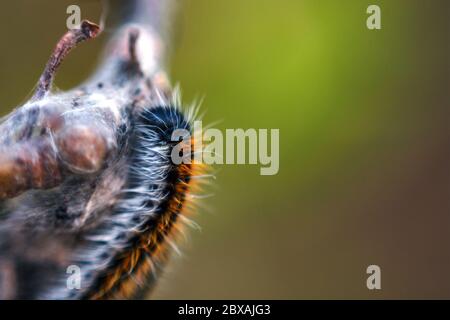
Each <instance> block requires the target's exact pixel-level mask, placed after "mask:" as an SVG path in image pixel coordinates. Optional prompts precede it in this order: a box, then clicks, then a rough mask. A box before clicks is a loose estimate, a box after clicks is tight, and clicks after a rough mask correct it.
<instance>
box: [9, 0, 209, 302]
mask: <svg viewBox="0 0 450 320" xmlns="http://www.w3.org/2000/svg"><path fill="white" fill-rule="evenodd" d="M165 5H167V3H166V4H165ZM135 8H136V10H135V11H136V12H139V14H137V15H133V17H135V18H134V19H131V20H130V19H128V20H127V22H126V23H125V24H124V25H123V26H122V27H121V28H120V29H119V31H118V32H117V33H116V36H115V37H114V38H113V40H111V44H110V46H109V49H107V50H106V57H105V62H104V63H103V65H101V66H100V67H99V69H98V70H97V71H96V72H95V73H94V76H93V77H91V79H89V80H88V81H86V82H85V83H84V84H83V85H81V86H80V87H78V88H75V89H73V90H70V91H68V92H63V93H53V92H51V85H52V82H53V78H54V75H55V73H56V70H57V68H58V66H59V65H60V64H61V62H62V59H63V58H64V57H65V55H67V54H68V52H69V51H70V50H71V49H73V47H75V46H76V45H77V44H79V43H80V42H82V41H85V40H89V39H92V38H94V37H96V36H97V35H98V34H99V33H100V31H101V28H100V27H99V26H97V25H95V24H93V23H91V22H88V21H84V22H83V23H82V24H81V26H80V28H78V29H76V30H70V31H68V32H67V33H66V34H65V35H64V36H63V37H62V38H61V40H60V41H59V42H58V44H57V46H56V48H55V52H54V53H53V54H52V56H51V58H50V60H49V62H48V63H47V66H46V68H45V70H44V73H43V75H42V76H41V78H40V80H39V83H38V86H37V88H36V92H35V94H34V96H33V97H32V98H31V99H30V101H28V102H27V103H25V104H24V105H23V106H22V107H20V108H18V109H16V110H15V111H13V112H12V114H10V115H9V116H7V117H6V118H5V119H3V120H2V121H1V122H0V133H1V134H0V151H1V152H0V298H3V299H128V298H145V297H146V296H147V295H148V293H149V292H150V290H151V289H152V288H153V287H154V284H155V283H156V279H157V277H158V276H159V274H160V273H161V272H162V271H163V269H164V266H165V264H166V262H167V260H168V258H169V256H170V254H171V252H172V251H174V250H175V251H176V250H178V249H177V245H176V243H177V241H178V237H179V234H180V233H181V232H182V230H183V228H184V226H185V225H187V224H190V223H191V222H190V219H189V218H188V216H189V214H190V213H191V212H193V209H194V203H193V200H192V199H193V196H192V195H193V194H195V193H196V192H198V191H199V190H201V184H202V179H201V178H202V177H205V176H206V174H205V173H206V171H207V170H208V168H207V167H205V166H204V165H203V164H201V163H197V162H196V161H195V157H194V150H195V148H194V145H195V144H196V141H194V137H196V135H195V133H194V132H193V126H192V123H193V121H194V120H195V119H196V118H197V111H196V110H197V109H196V108H190V109H189V110H187V111H186V110H184V109H183V107H182V105H181V98H180V94H179V90H178V89H177V88H175V89H172V87H171V86H170V84H169V81H168V79H167V75H166V73H165V72H164V70H163V68H162V67H161V66H162V63H161V59H162V55H163V54H162V52H163V50H162V40H161V37H160V33H158V31H157V29H155V23H154V21H153V20H151V23H149V24H145V23H142V21H145V20H143V16H142V13H143V12H144V13H148V12H149V10H150V11H151V13H152V14H151V15H148V16H144V17H147V18H151V17H155V16H160V15H161V14H158V13H160V12H161V10H163V9H164V10H165V6H164V5H162V4H161V2H158V1H154V0H150V1H149V0H147V1H137V2H136V3H135ZM142 8H146V10H140V9H142ZM177 130H184V132H186V133H187V136H186V137H184V138H186V139H181V140H175V141H174V140H173V133H174V132H175V131H177ZM186 141H187V145H186V148H182V149H181V153H185V154H183V158H186V159H189V160H190V161H186V162H181V163H175V162H174V161H173V159H172V154H173V152H174V150H176V151H177V152H178V149H176V148H177V147H178V146H179V145H180V144H181V143H184V144H186ZM69 266H77V267H78V268H79V270H80V279H79V280H80V281H79V282H80V286H79V287H78V288H71V287H69V286H68V285H67V279H68V274H67V268H68V267H69Z"/></svg>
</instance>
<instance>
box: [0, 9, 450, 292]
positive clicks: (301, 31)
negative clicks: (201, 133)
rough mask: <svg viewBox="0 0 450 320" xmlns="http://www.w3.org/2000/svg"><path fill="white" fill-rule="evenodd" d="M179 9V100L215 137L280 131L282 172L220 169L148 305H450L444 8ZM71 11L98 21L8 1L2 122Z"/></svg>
mask: <svg viewBox="0 0 450 320" xmlns="http://www.w3.org/2000/svg"><path fill="white" fill-rule="evenodd" d="M180 3H181V5H182V7H181V10H180V13H179V15H178V17H177V18H176V19H175V20H174V21H173V25H174V27H175V33H174V37H173V38H174V41H173V44H172V51H173V55H172V57H171V58H170V59H169V61H170V67H171V68H170V74H171V78H172V80H173V82H179V83H180V85H181V87H182V90H183V94H184V95H183V96H184V101H185V102H191V101H192V100H194V99H195V98H196V97H203V96H204V102H203V106H202V110H203V111H206V115H205V121H206V122H214V121H217V120H220V121H221V122H220V123H219V124H218V125H216V127H218V128H220V129H225V128H279V129H280V153H281V154H280V171H279V174H278V175H275V176H260V175H259V167H258V166H251V165H247V166H244V165H223V166H216V167H215V169H216V177H217V178H216V180H215V182H214V185H213V186H211V187H210V190H208V193H209V192H211V193H213V194H214V196H213V197H211V198H209V199H207V200H206V201H205V202H204V203H205V205H206V206H207V207H208V208H209V209H208V208H207V209H200V212H199V214H198V215H197V216H196V217H195V220H196V221H197V222H198V223H199V224H200V225H201V227H202V231H201V232H198V231H192V232H190V233H191V235H190V240H189V241H188V242H187V243H186V244H185V245H183V247H184V250H183V252H184V254H183V256H182V257H176V258H175V259H174V261H173V263H172V264H171V266H170V268H169V270H168V272H167V273H166V274H165V276H164V279H163V281H162V282H161V283H160V284H159V286H158V288H157V290H156V292H155V296H154V297H156V298H169V299H173V298H179V299H184V298H194V299H195V298H206V299H214V298H248V299H250V298H254V299H266V298H273V299H300V298H311V299H314V298H362V299H366V298H450V273H449V270H450V128H449V127H450V122H449V119H450V118H449V115H450V114H449V102H450V94H449V85H450V60H449V59H450V55H449V54H450V52H449V43H450V22H449V21H450V2H448V1H436V0H434V1H418V0H408V1H407V0H396V1H375V0H373V1H363V0H354V1H350V0H344V1H335V0H320V1H317V0H291V1H289V0H282V1H274V0H272V1H268V0H246V1H241V0H227V1H210V0H186V1H180ZM69 4H78V5H80V7H81V10H82V18H88V19H90V20H93V21H98V19H99V17H100V14H101V10H102V8H101V4H100V3H99V2H98V1H74V0H70V1H49V0H38V1H31V0H15V1H12V0H8V1H2V3H1V4H0V46H1V50H0V114H1V115H4V114H6V113H8V112H9V111H10V110H12V109H13V108H14V107H15V106H17V105H20V103H22V102H23V101H25V99H26V97H27V95H28V94H29V93H30V91H31V90H32V88H33V86H34V85H35V83H36V81H37V79H38V77H39V75H40V72H41V71H42V69H43V66H44V65H45V63H46V61H47V59H48V57H49V54H50V52H51V50H52V48H53V46H54V44H55V42H56V41H57V39H58V38H59V37H60V35H61V34H62V33H63V32H64V31H65V21H66V18H67V15H66V8H67V6H68V5H69ZM370 4H378V5H379V6H380V7H381V12H382V29H381V30H377V31H371V30H368V29H367V28H366V18H367V16H368V15H367V14H366V8H367V7H368V5H370ZM111 30H112V28H111V29H109V30H107V32H105V34H104V35H103V36H102V37H100V38H99V39H96V40H95V41H91V42H89V43H85V44H82V45H80V47H79V48H77V49H76V50H75V51H74V52H73V53H71V54H70V56H69V57H68V58H67V60H66V61H65V62H64V63H63V65H62V67H61V70H60V72H59V73H58V76H57V79H56V85H57V87H58V88H59V89H61V90H64V89H69V88H71V87H73V86H76V85H77V84H79V83H80V82H81V81H82V80H83V79H85V78H86V77H87V76H88V75H89V74H90V73H91V72H92V70H93V69H94V67H95V65H96V63H97V62H98V59H99V56H100V54H101V48H102V46H103V45H104V44H105V42H106V39H107V37H108V35H110V34H111ZM371 264H377V265H379V266H380V267H381V271H382V290H380V291H369V290H368V289H367V288H366V278H367V274H366V268H367V266H368V265H371Z"/></svg>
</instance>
